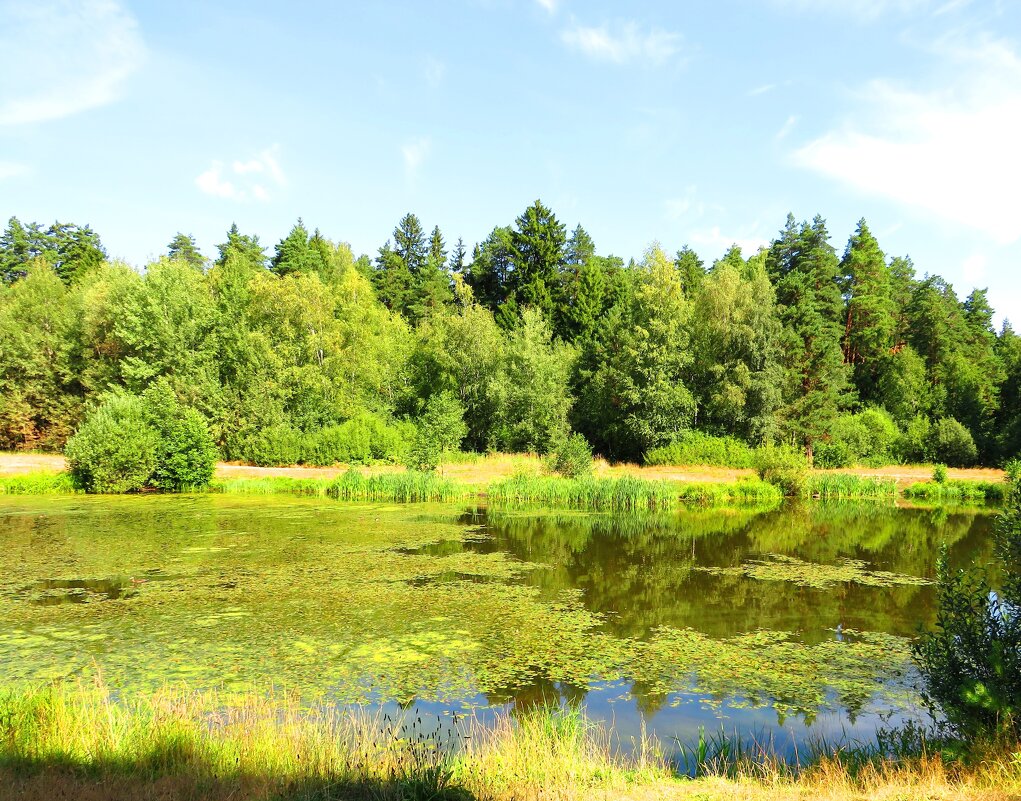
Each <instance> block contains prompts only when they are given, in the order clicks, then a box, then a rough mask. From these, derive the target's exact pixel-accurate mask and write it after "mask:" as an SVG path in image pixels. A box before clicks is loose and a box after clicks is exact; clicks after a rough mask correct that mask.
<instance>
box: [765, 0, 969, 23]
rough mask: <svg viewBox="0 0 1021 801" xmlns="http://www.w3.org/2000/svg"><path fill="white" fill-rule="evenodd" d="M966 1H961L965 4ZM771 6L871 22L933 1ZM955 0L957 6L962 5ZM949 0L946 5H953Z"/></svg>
mask: <svg viewBox="0 0 1021 801" xmlns="http://www.w3.org/2000/svg"><path fill="white" fill-rule="evenodd" d="M967 1H968V0H963V2H967ZM772 2H773V5H775V6H779V7H781V8H785V9H792V10H794V11H801V12H806V13H809V14H819V13H831V14H839V15H841V16H844V17H850V18H852V19H857V20H861V21H865V22H872V21H875V20H877V19H879V18H880V17H884V16H887V15H889V14H907V13H911V12H916V11H919V10H921V9H923V8H926V7H929V6H932V5H933V0H772ZM963 2H962V0H956V4H957V5H961V4H963ZM954 4H955V0H951V3H949V4H948V5H954Z"/></svg>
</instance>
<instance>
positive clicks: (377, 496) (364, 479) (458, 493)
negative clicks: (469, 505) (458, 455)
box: [326, 470, 477, 503]
mask: <svg viewBox="0 0 1021 801" xmlns="http://www.w3.org/2000/svg"><path fill="white" fill-rule="evenodd" d="M326 494H327V495H328V496H329V497H331V498H336V499H337V500H341V501H392V502H395V503H417V502H421V501H459V500H464V499H466V498H472V497H474V496H475V495H476V494H477V493H476V491H475V489H474V488H473V487H471V486H469V485H467V484H461V483H459V482H456V481H451V480H450V479H447V478H443V477H442V476H440V475H438V474H436V473H420V472H417V471H413V470H409V471H408V472H406V473H381V474H379V475H374V476H367V475H365V474H364V473H361V472H359V471H357V470H348V471H347V472H346V473H344V474H343V475H342V476H340V477H339V478H336V479H334V480H333V481H332V482H330V484H329V486H328V487H327V489H326Z"/></svg>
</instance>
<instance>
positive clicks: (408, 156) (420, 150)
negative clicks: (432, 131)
mask: <svg viewBox="0 0 1021 801" xmlns="http://www.w3.org/2000/svg"><path fill="white" fill-rule="evenodd" d="M431 149H432V142H430V141H429V140H428V139H425V138H423V139H416V140H414V141H412V142H407V143H406V144H404V145H403V146H402V147H401V155H402V156H403V157H404V170H405V172H406V173H407V174H408V177H413V176H414V175H415V174H416V173H417V172H418V168H419V167H421V166H422V163H423V162H424V161H425V160H426V158H427V157H428V156H429V151H430V150H431Z"/></svg>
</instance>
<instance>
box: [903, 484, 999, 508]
mask: <svg viewBox="0 0 1021 801" xmlns="http://www.w3.org/2000/svg"><path fill="white" fill-rule="evenodd" d="M1006 492H1007V485H1006V484H1004V483H1002V482H996V481H952V480H950V481H935V480H933V481H919V482H917V483H915V484H910V485H908V486H907V487H905V488H904V490H903V495H904V497H905V498H911V499H914V500H920V501H931V502H935V503H943V504H947V503H970V502H974V501H999V500H1003V498H1004V496H1005V495H1006Z"/></svg>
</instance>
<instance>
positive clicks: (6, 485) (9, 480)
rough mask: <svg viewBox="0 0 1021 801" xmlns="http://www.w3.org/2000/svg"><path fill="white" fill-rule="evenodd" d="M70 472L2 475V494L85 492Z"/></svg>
mask: <svg viewBox="0 0 1021 801" xmlns="http://www.w3.org/2000/svg"><path fill="white" fill-rule="evenodd" d="M84 491H85V490H84V489H82V487H81V485H80V484H79V483H78V481H77V480H76V479H75V477H74V476H73V475H71V474H70V473H66V472H62V473H42V472H37V473H22V474H19V475H13V476H0V495H71V494H77V493H81V492H84Z"/></svg>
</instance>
